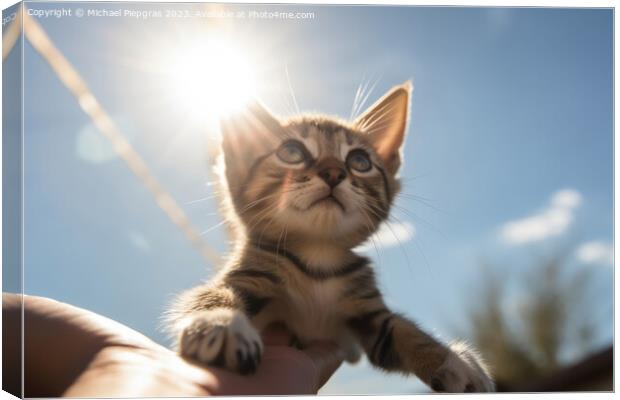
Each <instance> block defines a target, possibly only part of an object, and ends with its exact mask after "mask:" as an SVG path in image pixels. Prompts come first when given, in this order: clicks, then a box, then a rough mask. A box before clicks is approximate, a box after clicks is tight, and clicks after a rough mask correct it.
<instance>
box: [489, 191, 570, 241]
mask: <svg viewBox="0 0 620 400" xmlns="http://www.w3.org/2000/svg"><path fill="white" fill-rule="evenodd" d="M581 201H582V196H581V193H579V192H578V191H577V190H575V189H563V190H559V191H557V192H555V193H554V194H553V195H552V196H551V199H550V200H549V205H548V206H547V207H546V208H544V209H543V210H541V211H539V212H538V213H536V214H534V215H531V216H529V217H525V218H522V219H518V220H515V221H510V222H507V223H506V224H504V226H502V228H501V237H502V239H503V240H504V241H505V242H506V243H508V244H511V245H518V244H524V243H530V242H538V241H541V240H545V239H548V238H550V237H553V236H558V235H561V234H562V233H564V232H566V230H567V229H568V228H569V227H570V225H571V224H572V223H573V220H574V213H575V210H576V209H577V208H578V207H579V206H580V205H581Z"/></svg>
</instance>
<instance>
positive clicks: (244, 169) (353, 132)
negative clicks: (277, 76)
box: [222, 82, 411, 248]
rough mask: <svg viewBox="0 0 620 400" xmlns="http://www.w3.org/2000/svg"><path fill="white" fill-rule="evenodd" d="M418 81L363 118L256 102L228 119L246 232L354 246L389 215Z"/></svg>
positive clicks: (234, 193)
mask: <svg viewBox="0 0 620 400" xmlns="http://www.w3.org/2000/svg"><path fill="white" fill-rule="evenodd" d="M410 94H411V84H410V83H409V82H407V83H405V84H403V85H401V86H397V87H394V88H393V89H391V90H390V91H389V92H388V93H387V94H386V95H385V96H383V97H382V98H381V99H380V100H379V101H377V102H376V103H375V104H374V105H372V106H371V107H369V109H368V110H367V111H365V112H364V113H363V114H362V115H361V116H360V117H359V118H357V119H356V120H355V121H351V122H346V121H341V120H339V119H337V118H331V117H326V116H320V115H302V116H299V117H295V118H291V119H288V120H279V119H278V118H276V117H274V116H273V115H272V114H271V113H270V112H269V111H267V110H266V109H265V108H264V107H263V106H262V105H260V104H258V103H253V104H251V105H250V106H248V107H247V108H246V109H245V110H244V111H243V112H241V113H239V114H237V115H234V116H231V117H229V118H227V119H226V120H223V121H222V135H223V139H222V149H223V167H224V170H223V172H224V173H223V176H224V177H225V180H226V183H227V186H228V189H229V193H230V200H231V203H232V205H233V208H234V211H235V213H236V215H237V217H238V218H239V220H240V221H241V223H242V224H243V226H244V227H245V233H246V234H247V235H248V236H251V237H254V238H259V237H260V238H261V240H272V241H274V242H275V241H280V240H283V239H286V240H306V239H307V240H313V241H317V240H318V241H321V240H326V241H330V242H334V241H337V243H339V244H341V245H342V246H346V247H349V248H350V247H354V246H356V245H358V244H360V243H362V242H363V241H364V240H366V239H367V238H368V237H369V236H370V235H371V234H372V233H373V232H374V231H375V230H376V229H377V227H378V225H379V224H380V223H381V221H383V220H384V219H385V218H387V216H388V213H389V210H390V206H391V204H392V201H393V199H394V196H395V194H396V192H397V191H398V190H399V188H400V185H399V182H398V180H397V178H396V173H397V172H398V169H399V167H400V164H401V147H402V145H403V142H404V136H405V131H406V127H407V119H408V110H409V98H410Z"/></svg>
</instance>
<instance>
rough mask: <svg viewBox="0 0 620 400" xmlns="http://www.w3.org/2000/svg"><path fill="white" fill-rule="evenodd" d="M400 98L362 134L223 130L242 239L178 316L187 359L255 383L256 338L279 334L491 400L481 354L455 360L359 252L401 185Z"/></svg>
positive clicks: (173, 326) (351, 125)
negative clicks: (390, 297) (266, 332)
mask: <svg viewBox="0 0 620 400" xmlns="http://www.w3.org/2000/svg"><path fill="white" fill-rule="evenodd" d="M411 90H412V88H411V84H410V83H409V82H407V83H405V84H403V85H400V86H396V87H394V88H393V89H391V90H390V91H389V92H388V93H387V94H386V95H385V96H383V97H382V98H381V99H380V100H379V101H377V102H376V103H375V104H374V105H372V106H371V107H370V108H369V109H368V110H367V111H365V112H364V113H363V114H362V115H361V116H360V117H359V118H357V119H356V120H355V121H352V122H347V121H342V120H339V119H336V118H331V117H325V116H320V115H305V116H300V117H296V118H291V119H288V120H284V121H281V120H279V119H277V118H276V117H274V116H273V115H271V114H270V113H269V111H267V110H266V109H265V108H264V107H263V106H262V105H260V104H259V103H257V102H254V103H252V104H251V105H250V106H248V107H247V109H246V110H245V111H243V112H241V113H239V114H238V115H235V116H232V117H229V118H228V119H226V120H224V121H222V124H221V126H222V136H223V139H222V150H223V152H222V153H223V154H222V160H221V163H220V166H221V171H220V173H221V175H222V180H223V182H224V184H225V187H226V188H227V193H228V196H227V199H226V201H227V203H228V205H229V206H230V209H231V211H232V212H231V213H230V216H229V219H230V220H231V225H232V227H233V228H234V229H235V230H236V231H237V239H236V241H235V248H234V251H233V253H232V255H231V257H230V260H229V261H228V263H227V265H226V267H225V268H224V269H222V270H221V271H219V273H218V274H217V275H216V276H215V277H214V278H213V279H211V281H210V282H208V283H206V284H204V285H201V286H198V287H195V288H193V289H191V290H189V291H187V292H185V293H182V294H181V295H180V296H179V297H178V298H177V300H176V302H175V304H174V305H173V307H172V309H171V310H170V312H169V314H168V324H169V327H170V330H171V332H172V333H173V334H174V335H175V336H176V338H177V340H178V343H177V344H178V350H179V352H180V354H181V355H183V356H186V357H189V358H191V359H194V360H197V361H199V362H202V363H205V364H208V365H214V366H222V367H225V368H227V369H229V370H233V371H237V372H240V373H252V372H254V371H255V369H256V368H257V365H258V363H259V362H260V358H261V354H262V351H263V344H262V342H261V338H260V335H259V332H260V331H261V330H262V329H263V328H265V327H266V326H267V325H268V324H270V323H272V322H275V321H281V322H284V323H285V324H286V325H287V327H288V329H289V330H290V331H291V332H292V333H293V334H294V335H295V336H296V338H297V340H298V342H299V343H300V344H301V345H302V346H303V344H304V343H309V342H310V341H313V340H317V339H328V340H332V341H335V342H337V343H339V344H340V346H342V347H343V348H344V349H346V350H347V352H348V357H347V360H348V361H351V362H353V361H356V360H357V359H358V358H359V356H360V347H361V349H362V350H363V351H364V352H365V353H366V355H367V357H368V359H369V360H370V362H371V363H372V364H373V365H375V366H377V367H379V368H382V369H384V370H387V371H399V372H402V373H413V374H415V375H417V376H418V377H419V378H420V379H421V380H422V381H424V382H425V383H426V384H427V385H429V386H431V387H432V388H433V389H434V390H436V391H446V392H473V391H476V392H478V391H492V390H493V388H494V386H493V382H492V381H491V379H490V378H489V375H488V373H487V371H486V368H485V367H484V365H483V364H482V362H481V360H480V359H479V358H478V357H477V356H476V354H475V352H473V351H472V350H469V349H467V348H466V347H465V346H463V345H462V344H460V343H457V344H455V345H452V346H450V347H447V346H445V345H443V344H441V343H439V342H438V341H437V340H435V339H434V338H433V337H431V336H430V335H429V334H427V333H425V332H423V331H422V330H420V329H419V328H418V327H417V326H416V325H415V323H413V322H411V321H409V320H408V319H406V318H404V317H402V316H400V315H398V314H396V313H394V312H392V311H390V310H389V309H388V308H387V306H386V305H385V303H384V301H383V299H382V296H381V293H380V292H379V289H378V288H377V283H376V280H375V276H374V273H373V270H372V268H371V266H370V261H369V260H368V259H367V258H365V257H362V256H360V255H357V254H355V253H354V252H353V251H352V249H353V248H355V247H356V246H358V245H359V244H361V243H362V242H364V241H365V240H367V239H368V237H369V236H370V235H371V234H372V233H374V232H375V231H376V229H377V228H378V227H379V225H380V223H381V222H382V221H383V220H385V219H386V218H387V217H388V214H389V211H390V207H391V204H392V202H393V200H394V196H395V194H396V193H397V192H398V190H399V187H400V184H399V181H398V179H397V178H396V173H397V171H398V169H399V167H400V164H401V148H402V145H403V142H404V138H405V131H406V127H407V121H408V114H409V98H410V94H411Z"/></svg>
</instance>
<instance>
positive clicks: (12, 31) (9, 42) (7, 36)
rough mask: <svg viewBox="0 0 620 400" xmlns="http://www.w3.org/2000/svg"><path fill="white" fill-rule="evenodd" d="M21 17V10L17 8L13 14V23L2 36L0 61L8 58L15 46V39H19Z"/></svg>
mask: <svg viewBox="0 0 620 400" xmlns="http://www.w3.org/2000/svg"><path fill="white" fill-rule="evenodd" d="M21 15H22V9H21V7H19V8H18V9H17V11H16V12H15V21H13V22H12V23H11V25H9V27H8V28H6V31H5V32H4V33H3V34H2V61H4V60H5V59H6V58H7V57H8V56H9V54H10V53H11V50H13V47H14V46H15V43H17V39H19V36H20V34H21V31H22V18H21Z"/></svg>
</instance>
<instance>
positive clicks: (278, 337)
mask: <svg viewBox="0 0 620 400" xmlns="http://www.w3.org/2000/svg"><path fill="white" fill-rule="evenodd" d="M261 336H262V338H263V343H264V344H265V345H266V346H288V345H289V343H290V342H291V337H292V335H291V333H290V332H289V331H288V329H286V326H285V325H284V324H281V323H273V324H271V325H269V326H268V327H267V328H265V329H264V330H263V332H262V333H261Z"/></svg>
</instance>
